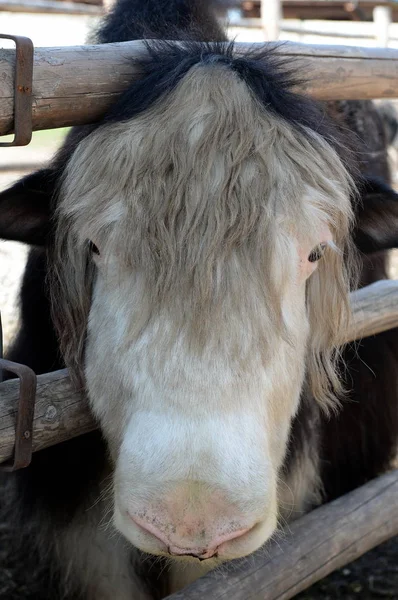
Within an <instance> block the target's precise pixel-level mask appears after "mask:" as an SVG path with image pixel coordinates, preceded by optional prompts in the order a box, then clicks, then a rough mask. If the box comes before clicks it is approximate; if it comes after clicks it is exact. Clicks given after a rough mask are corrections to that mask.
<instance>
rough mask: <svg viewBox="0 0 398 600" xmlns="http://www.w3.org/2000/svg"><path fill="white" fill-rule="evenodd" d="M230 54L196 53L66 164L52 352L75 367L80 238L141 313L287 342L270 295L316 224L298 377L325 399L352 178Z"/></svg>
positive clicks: (343, 275)
mask: <svg viewBox="0 0 398 600" xmlns="http://www.w3.org/2000/svg"><path fill="white" fill-rule="evenodd" d="M176 52H177V51H176ZM211 56H213V59H211ZM233 60H234V59H233V57H232V55H231V56H230V55H229V54H228V53H227V54H225V55H222V56H221V58H220V59H219V58H218V55H210V54H209V55H208V57H207V60H204V59H203V60H201V61H200V62H198V61H196V63H195V64H193V65H190V67H189V69H183V68H182V67H181V71H183V74H182V75H181V76H180V77H179V78H178V82H177V84H176V85H175V86H174V88H173V89H172V90H170V91H169V92H168V93H167V94H166V95H165V96H161V97H158V98H157V99H156V101H154V102H153V103H152V104H151V105H150V106H148V107H147V108H146V110H137V111H135V112H134V110H132V112H133V114H132V115H130V116H129V117H127V115H126V111H125V112H124V114H125V119H122V120H120V119H116V118H114V119H113V118H112V115H111V114H110V115H109V117H108V120H107V122H106V123H105V124H104V125H102V126H100V127H99V128H98V129H96V131H94V132H93V133H92V134H91V135H89V136H88V137H87V138H86V139H85V140H83V141H82V142H81V143H80V145H79V146H78V148H77V150H76V151H75V153H74V154H73V156H72V158H71V159H70V161H69V164H68V166H67V169H66V172H65V178H64V182H63V185H62V189H61V194H60V202H59V207H58V219H59V225H58V235H57V241H56V246H57V256H56V260H55V264H54V265H55V271H54V272H55V275H56V277H55V278H56V280H57V281H58V287H59V288H61V290H60V293H59V294H58V295H57V297H56V298H55V306H56V307H57V303H58V302H59V299H60V298H66V299H67V300H68V305H69V306H68V307H66V306H64V307H63V309H62V310H61V314H63V323H60V331H61V339H62V340H64V348H63V350H64V354H65V356H66V357H67V360H68V357H69V366H70V367H71V368H72V369H73V366H74V365H75V366H77V365H78V364H81V362H82V361H81V354H82V352H83V347H84V335H85V328H86V324H87V317H88V307H87V306H85V307H83V306H81V305H78V303H79V300H78V298H85V297H87V286H89V285H90V282H91V280H92V278H93V277H94V275H93V273H94V269H93V266H92V264H91V263H90V258H89V254H88V253H89V250H88V244H87V240H92V241H94V243H95V244H96V245H97V246H98V247H99V248H100V252H101V256H102V260H104V261H105V262H106V261H107V260H108V261H109V260H112V261H113V263H112V264H113V269H114V277H115V279H114V281H113V283H112V284H113V285H117V282H118V280H119V281H122V280H123V279H125V278H126V277H131V276H132V275H133V274H137V273H138V274H139V275H140V285H141V286H142V289H143V298H144V296H145V297H146V300H145V310H143V313H145V314H146V315H147V316H148V318H149V316H150V315H151V313H152V312H156V311H157V312H159V310H167V311H168V313H169V315H171V317H172V319H173V318H175V320H176V321H177V322H182V321H184V320H185V321H186V322H189V324H190V327H191V329H192V332H193V334H194V336H196V338H197V339H198V340H200V339H203V340H205V339H206V338H207V337H208V335H209V333H210V332H213V333H214V331H215V330H216V331H217V328H219V327H220V323H223V322H224V323H226V324H227V323H228V319H229V318H237V319H240V320H241V322H242V327H245V326H248V324H250V327H251V328H252V331H253V336H254V337H255V338H256V340H257V343H256V344H255V346H256V347H259V346H261V344H262V346H263V347H268V348H272V343H273V341H274V340H276V339H277V338H278V336H281V335H286V333H287V335H294V332H290V331H289V330H288V327H287V328H286V323H285V322H284V319H283V318H282V299H283V296H284V293H285V286H286V283H287V282H289V281H290V282H291V280H292V277H293V276H294V274H293V273H292V265H294V264H295V260H296V258H297V246H296V242H297V240H306V241H307V242H308V243H312V242H313V243H314V244H316V243H317V242H319V240H318V239H317V232H319V231H320V230H321V228H322V226H324V225H325V224H326V225H327V226H328V227H329V228H330V230H331V231H332V233H333V237H334V242H335V245H336V248H337V249H338V251H333V250H331V249H330V250H329V251H328V252H327V255H326V257H325V260H324V263H323V265H322V266H321V268H320V269H319V271H318V273H315V274H314V275H313V277H312V278H311V280H310V282H309V284H308V289H307V296H308V312H309V320H310V327H311V340H310V346H309V363H308V370H309V374H310V379H312V382H313V384H314V385H313V389H314V393H315V395H316V397H317V398H318V399H319V400H320V401H322V402H323V403H324V404H326V403H328V402H329V401H331V399H332V398H333V392H332V391H331V390H332V388H333V386H334V387H335V388H336V389H338V388H339V384H338V379H337V377H336V375H335V373H334V366H333V365H334V359H335V354H336V343H337V339H338V335H339V330H340V328H341V326H343V325H344V323H345V317H346V316H347V295H348V280H349V272H348V271H349V268H348V267H347V265H349V264H350V260H349V259H348V254H347V253H348V249H349V242H348V239H349V229H350V225H351V218H352V214H351V205H350V194H351V192H352V180H351V178H350V176H349V174H348V172H347V171H346V169H345V168H344V166H343V164H342V161H341V160H340V158H339V156H338V154H337V153H336V151H335V150H334V148H333V147H332V146H331V145H330V144H329V143H328V141H327V140H325V138H324V137H323V136H322V135H320V134H319V133H318V132H316V131H315V130H314V129H312V128H311V127H309V126H307V125H306V124H304V123H300V122H299V121H298V119H297V120H296V121H295V123H294V124H293V123H291V122H289V120H288V119H285V118H282V116H280V115H279V114H278V110H277V108H276V105H275V107H274V106H273V105H272V102H271V103H270V105H269V106H268V104H267V106H265V105H264V102H260V100H259V97H258V94H257V93H256V92H255V91H254V90H253V86H251V85H249V84H248V80H247V73H246V72H245V70H244V69H242V73H240V72H239V69H237V68H231V61H233ZM236 60H239V59H236ZM242 60H243V59H242ZM237 64H239V65H240V64H241V63H237ZM242 64H243V63H242ZM154 87H156V86H155V85H154ZM257 87H258V88H264V87H267V86H266V85H265V84H264V82H263V83H261V84H258V86H257ZM276 87H277V86H276V83H275V88H276ZM289 93H290V92H289ZM271 96H272V98H274V99H275V98H277V97H278V91H277V89H275V90H274V93H273V94H271V92H270V97H271ZM130 108H131V107H130ZM118 111H120V112H119V114H121V113H123V111H122V110H121V106H119V108H118V109H117V108H115V109H114V112H115V115H116V113H118ZM309 190H310V191H309ZM343 257H344V258H345V259H346V260H343ZM118 278H119V279H118ZM84 290H85V291H84ZM148 299H150V300H149V301H148ZM143 304H144V302H143ZM73 307H75V308H73ZM65 311H66V312H67V313H68V312H69V319H68V318H67V319H66V320H65ZM54 313H55V316H56V311H54ZM68 323H69V325H68ZM327 323H332V325H330V326H328V325H327ZM314 370H316V373H315V371H314ZM312 371H314V373H313V375H311V372H312Z"/></svg>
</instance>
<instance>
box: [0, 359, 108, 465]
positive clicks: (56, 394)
mask: <svg viewBox="0 0 398 600" xmlns="http://www.w3.org/2000/svg"><path fill="white" fill-rule="evenodd" d="M18 396H19V383H18V380H16V379H11V380H9V381H5V382H3V383H0V463H1V462H3V461H5V460H7V458H10V457H11V455H12V451H13V447H14V430H15V417H16V406H17V401H18ZM96 427H97V426H96V424H95V422H94V420H93V417H92V416H91V413H90V411H89V409H88V406H87V403H86V400H85V398H84V397H83V395H81V394H79V393H78V392H76V391H75V390H74V389H73V388H72V386H71V384H70V380H69V377H68V372H67V370H66V369H63V370H61V371H54V372H53V373H46V374H45V375H39V376H38V378H37V391H36V404H35V412H34V420H33V451H34V452H36V451H37V450H41V449H42V448H47V447H48V446H52V445H54V444H59V443H60V442H63V441H65V440H68V439H70V438H72V437H76V436H78V435H81V434H83V433H87V432H89V431H92V430H93V429H96Z"/></svg>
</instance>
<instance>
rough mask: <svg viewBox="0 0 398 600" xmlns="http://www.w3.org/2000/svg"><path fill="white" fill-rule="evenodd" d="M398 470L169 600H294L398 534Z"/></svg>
mask: <svg viewBox="0 0 398 600" xmlns="http://www.w3.org/2000/svg"><path fill="white" fill-rule="evenodd" d="M397 506H398V471H393V472H391V473H387V474H386V475H383V476H381V477H379V478H377V479H374V480H373V481H371V482H369V483H367V484H366V485H364V486H362V487H360V488H358V489H356V490H355V491H353V492H351V493H350V494H347V495H345V496H343V497H341V498H339V499H338V500H335V501H334V502H331V503H329V504H325V505H324V506H322V507H320V508H317V509H316V510H313V511H312V512H311V513H309V514H308V515H305V516H304V517H302V518H301V519H299V520H297V521H295V522H294V523H292V524H291V525H289V528H288V530H287V531H284V533H283V537H282V536H281V537H280V538H279V539H277V541H276V542H275V543H272V542H271V543H270V544H268V545H267V546H265V549H261V550H259V551H257V552H255V553H254V554H252V555H251V556H250V558H249V560H247V561H240V563H239V562H238V563H235V564H234V563H230V564H229V565H224V566H223V568H222V569H220V570H219V571H213V572H210V573H209V574H207V575H206V576H204V577H202V578H201V579H198V580H197V581H195V582H194V583H192V584H191V585H189V586H187V587H186V588H185V589H183V590H182V591H181V592H178V593H176V594H172V595H171V596H167V598H165V600H203V598H211V600H242V598H244V599H245V600H289V599H290V598H293V597H294V596H295V595H296V594H298V593H299V592H301V591H303V590H305V589H307V588H308V587H309V586H310V585H312V584H313V583H315V582H316V581H319V580H320V579H322V578H323V577H326V575H328V574H329V573H331V572H332V571H334V570H336V569H338V568H340V567H342V566H344V565H346V564H347V563H349V562H351V561H353V560H355V559H356V558H358V557H359V556H361V555H362V554H364V553H365V552H367V551H368V550H370V549H371V548H374V547H375V546H377V545H378V544H381V543H382V542H384V541H385V540H387V539H389V538H391V537H393V536H394V535H397V534H398V510H397Z"/></svg>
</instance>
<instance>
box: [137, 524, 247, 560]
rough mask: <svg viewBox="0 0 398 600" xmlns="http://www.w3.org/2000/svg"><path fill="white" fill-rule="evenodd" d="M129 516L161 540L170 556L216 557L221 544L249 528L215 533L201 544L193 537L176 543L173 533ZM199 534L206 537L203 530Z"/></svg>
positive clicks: (233, 538)
mask: <svg viewBox="0 0 398 600" xmlns="http://www.w3.org/2000/svg"><path fill="white" fill-rule="evenodd" d="M130 517H131V519H132V520H133V521H134V522H135V523H136V525H138V526H139V527H140V528H141V529H143V530H144V531H146V532H147V533H149V534H151V535H152V536H154V537H155V538H156V539H157V540H158V541H159V542H161V544H162V546H164V547H165V548H164V549H165V551H167V552H168V554H170V555H171V556H180V557H183V556H192V557H194V558H198V559H199V560H206V559H208V558H216V557H217V556H218V551H219V548H220V547H221V546H222V545H223V544H225V543H227V542H230V541H232V540H235V539H237V538H239V537H241V536H243V535H245V534H246V533H247V532H248V531H250V529H251V528H250V527H249V528H244V529H238V530H235V531H230V532H229V533H225V534H223V535H217V536H215V537H213V538H212V539H210V541H209V542H208V543H205V544H203V545H202V544H198V543H195V540H194V539H193V540H192V543H187V540H186V538H185V539H184V540H183V541H184V544H178V541H179V540H176V539H175V538H176V536H175V535H174V536H172V535H170V536H169V535H166V534H165V533H164V532H163V531H161V530H160V529H159V528H158V527H156V526H155V525H154V524H153V523H149V522H147V521H146V520H145V519H142V518H140V517H137V516H132V515H130ZM201 534H202V536H203V537H206V536H205V534H204V532H203V531H202V532H201ZM173 538H174V539H173ZM193 538H195V536H193ZM176 542H177V543H176Z"/></svg>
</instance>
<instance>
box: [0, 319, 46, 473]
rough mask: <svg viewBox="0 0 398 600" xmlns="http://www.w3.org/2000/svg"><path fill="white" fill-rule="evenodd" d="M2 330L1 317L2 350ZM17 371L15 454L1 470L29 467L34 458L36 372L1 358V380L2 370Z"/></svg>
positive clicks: (3, 464)
mask: <svg viewBox="0 0 398 600" xmlns="http://www.w3.org/2000/svg"><path fill="white" fill-rule="evenodd" d="M1 340H2V331H1V317H0V350H1V346H2V342H1ZM3 369H4V370H5V371H10V372H11V373H15V375H17V377H18V378H19V382H20V387H19V399H18V407H17V419H16V426H15V446H14V456H13V458H12V459H11V460H9V461H6V462H4V463H2V464H0V471H16V470H17V469H22V468H24V467H27V466H28V465H29V464H30V462H31V460H32V441H33V440H32V438H33V415H34V410H35V399H36V382H37V378H36V374H35V373H34V372H33V371H32V369H30V368H29V367H27V366H25V365H20V364H18V363H14V362H11V361H10V360H5V359H4V358H1V355H0V381H1V372H2V370H3Z"/></svg>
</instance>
